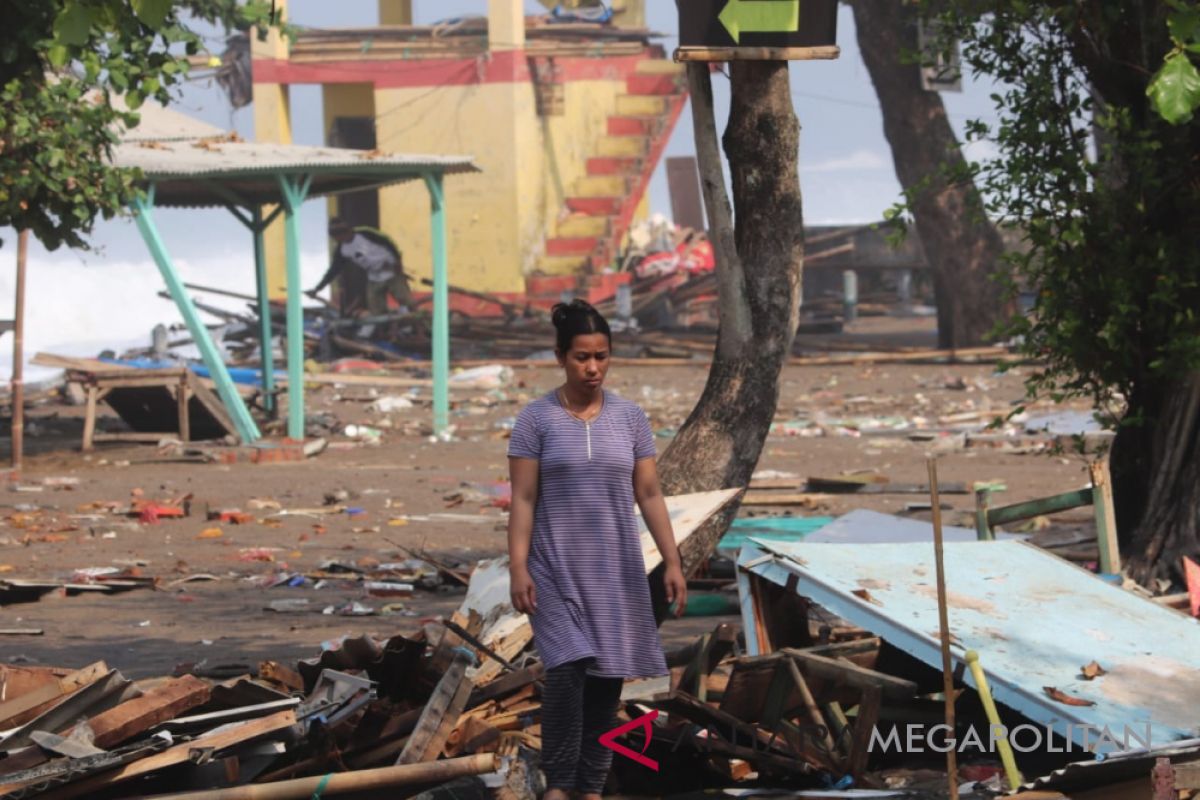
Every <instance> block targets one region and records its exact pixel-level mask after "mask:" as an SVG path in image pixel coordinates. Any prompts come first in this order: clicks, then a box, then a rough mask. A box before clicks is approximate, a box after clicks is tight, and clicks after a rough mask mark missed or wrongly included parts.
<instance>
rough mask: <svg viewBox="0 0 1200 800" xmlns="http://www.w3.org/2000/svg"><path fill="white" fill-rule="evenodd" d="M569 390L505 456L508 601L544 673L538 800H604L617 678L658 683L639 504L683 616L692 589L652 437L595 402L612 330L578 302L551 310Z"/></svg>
mask: <svg viewBox="0 0 1200 800" xmlns="http://www.w3.org/2000/svg"><path fill="white" fill-rule="evenodd" d="M552 318H553V321H554V327H555V330H556V331H557V337H556V345H557V346H556V348H555V353H556V354H557V356H558V363H559V364H560V365H561V366H562V368H563V372H564V373H565V378H566V380H565V382H564V383H563V384H562V385H561V386H559V387H558V388H557V389H555V390H554V391H552V392H549V393H547V394H546V395H544V396H542V397H540V398H538V399H537V400H534V401H533V402H532V403H530V404H529V405H528V406H526V407H525V409H524V410H522V411H521V413H520V415H519V416H518V417H517V422H516V425H515V426H514V427H513V432H512V439H511V440H510V443H509V447H508V456H509V472H510V475H511V478H512V510H511V513H510V516H509V522H508V552H509V559H510V567H509V569H510V573H511V578H512V603H513V606H514V607H515V608H516V609H517V610H518V611H522V612H524V613H526V614H529V617H530V620H531V622H532V625H533V635H534V644H535V645H536V647H537V650H538V653H539V655H540V656H541V658H542V663H543V664H544V666H545V668H546V678H545V688H544V689H543V691H542V770H543V772H545V774H546V783H547V787H548V789H547V792H546V795H545V797H546V798H547V800H564V798H566V797H567V796H568V793H570V792H575V793H577V794H578V796H580V797H582V798H584V800H591V799H592V798H598V797H600V792H601V790H602V789H603V787H604V781H605V778H606V777H607V775H608V769H609V766H610V765H611V763H612V751H611V750H609V749H608V748H606V747H604V746H603V745H602V744H600V742H599V737H600V735H601V734H602V733H605V732H606V731H608V730H609V729H611V728H612V727H613V726H614V725H615V719H616V711H617V705H618V703H619V702H620V694H621V686H622V683H623V681H624V679H625V678H641V677H651V676H655V675H665V674H666V673H667V665H666V662H665V660H664V659H663V652H662V643H661V642H660V641H659V638H658V627H657V625H656V624H655V620H654V612H653V609H652V607H651V601H650V589H649V584H648V582H647V580H646V572H645V562H644V560H643V558H642V549H641V545H640V540H639V536H638V524H637V517H636V515H635V513H634V502H636V503H637V505H638V507H639V508H640V509H641V511H642V516H643V518H644V519H645V520H646V524H647V527H648V528H649V529H650V533H651V535H652V536H653V537H654V541H655V543H656V544H657V545H658V549H659V552H661V553H662V555H663V559H664V562H665V565H666V572H665V576H664V581H665V586H666V596H667V600H668V601H669V602H672V603H675V605H676V608H675V613H676V615H679V614H682V613H683V606H684V602H685V600H686V594H687V584H686V582H685V581H684V578H683V571H682V569H681V566H680V558H679V549H678V548H677V547H676V545H675V537H674V534H673V533H672V531H671V519H670V516H669V515H668V514H667V506H666V502H665V501H664V499H663V495H662V490H661V489H660V487H659V482H658V471H657V468H656V467H655V460H654V457H655V450H654V435H653V433H651V431H650V425H649V422H648V421H647V419H646V414H645V412H643V411H642V409H641V408H639V407H638V406H637V405H636V404H635V403H631V402H630V401H628V400H623V399H621V398H620V397H617V396H616V395H614V394H612V393H610V392H607V391H605V390H604V388H603V385H604V378H605V375H606V374H607V373H608V366H609V357H610V355H611V353H612V334H611V332H610V331H609V327H608V322H607V321H605V319H604V317H603V316H601V315H600V313H599V312H598V311H596V309H594V308H592V307H591V306H590V305H588V304H587V303H585V302H583V301H581V300H575V301H573V302H572V303H570V304H569V305H568V304H563V303H559V304H558V305H556V306H555V307H554V309H553V312H552Z"/></svg>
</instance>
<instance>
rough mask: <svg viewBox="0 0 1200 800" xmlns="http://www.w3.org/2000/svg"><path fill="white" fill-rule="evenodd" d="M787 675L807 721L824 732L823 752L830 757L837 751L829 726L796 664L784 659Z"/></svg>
mask: <svg viewBox="0 0 1200 800" xmlns="http://www.w3.org/2000/svg"><path fill="white" fill-rule="evenodd" d="M785 662H786V663H787V668H788V674H789V675H791V677H792V681H793V682H795V684H796V689H797V690H798V691H799V692H800V701H801V702H802V703H803V704H804V710H805V711H806V712H808V720H809V722H811V723H812V724H813V725H817V726H820V727H821V728H823V729H824V730H825V735H824V737H822V738H823V744H824V745H825V752H826V753H828V754H829V755H830V756H834V755H836V753H837V749H836V748H835V746H834V744H833V737H832V736H830V735H829V726H828V725H827V724H826V722H825V717H824V715H822V714H821V709H819V708H817V701H816V699H815V698H814V697H813V695H812V692H811V691H809V688H808V682H807V681H805V680H804V676H803V675H801V674H800V669H799V668H798V667H797V666H796V662H795V661H793V660H792V659H790V658H789V659H786V660H785Z"/></svg>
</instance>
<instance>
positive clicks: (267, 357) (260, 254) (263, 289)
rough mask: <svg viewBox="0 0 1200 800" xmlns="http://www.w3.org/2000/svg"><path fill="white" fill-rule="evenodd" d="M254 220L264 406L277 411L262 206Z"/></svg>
mask: <svg viewBox="0 0 1200 800" xmlns="http://www.w3.org/2000/svg"><path fill="white" fill-rule="evenodd" d="M251 214H252V216H253V221H254V227H253V229H252V232H253V234H254V274H255V276H257V281H258V324H259V328H258V341H259V346H260V354H261V355H260V358H259V361H260V362H261V364H262V391H263V407H264V408H266V409H267V411H271V412H274V411H275V354H274V352H273V351H272V349H271V298H270V295H269V291H268V288H267V255H266V253H267V245H266V239H265V237H264V235H263V233H264V231H265V229H266V226H265V225H264V224H263V215H262V206H254V208H253V210H252V211H251Z"/></svg>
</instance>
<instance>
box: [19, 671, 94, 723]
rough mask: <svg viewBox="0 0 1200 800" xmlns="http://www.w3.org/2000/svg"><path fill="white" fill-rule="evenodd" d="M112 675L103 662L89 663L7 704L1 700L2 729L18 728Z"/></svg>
mask: <svg viewBox="0 0 1200 800" xmlns="http://www.w3.org/2000/svg"><path fill="white" fill-rule="evenodd" d="M107 674H108V665H107V664H105V663H104V662H103V661H97V662H96V663H95V664H89V665H88V666H86V667H84V668H83V669H81V670H76V671H75V672H72V673H71V674H70V675H67V676H66V677H65V678H60V679H58V680H56V681H54V682H53V683H47V684H45V685H43V686H39V687H38V688H37V689H34V690H33V691H31V692H26V693H24V694H22V695H20V696H18V697H14V698H13V699H11V700H8V701H6V702H4V703H0V730H6V729H8V728H15V727H17V726H19V725H23V724H25V723H26V722H28V721H29V720H31V719H33V718H34V717H36V716H38V715H39V714H41V713H42V712H43V711H45V710H47V709H48V708H49V707H50V705H52V704H53V703H55V702H57V701H58V700H59V699H61V698H63V697H65V696H66V695H69V694H71V693H72V692H74V691H76V690H78V689H82V688H83V687H84V686H88V685H89V684H92V683H95V682H96V681H98V680H100V678H103V677H104V676H105V675H107Z"/></svg>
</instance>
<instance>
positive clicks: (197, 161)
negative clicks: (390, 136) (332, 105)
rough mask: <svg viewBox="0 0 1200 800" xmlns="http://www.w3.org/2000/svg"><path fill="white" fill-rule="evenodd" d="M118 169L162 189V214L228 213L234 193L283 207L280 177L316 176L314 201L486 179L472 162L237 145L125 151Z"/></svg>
mask: <svg viewBox="0 0 1200 800" xmlns="http://www.w3.org/2000/svg"><path fill="white" fill-rule="evenodd" d="M113 163H114V165H116V166H118V167H127V168H137V169H140V170H141V171H142V172H143V173H144V174H145V176H146V178H147V180H149V181H153V182H154V184H155V185H156V194H155V204H156V205H159V206H221V205H226V204H227V203H228V202H229V195H230V193H233V194H234V195H236V196H237V197H238V198H239V199H241V200H243V201H245V203H253V204H262V203H277V202H279V197H280V189H279V183H278V181H277V178H276V176H277V175H281V174H284V175H311V176H312V186H311V188H310V190H309V193H308V196H309V197H319V196H321V195H326V194H337V193H339V192H346V191H359V190H362V189H371V188H377V187H380V186H387V185H390V184H394V183H400V182H402V181H406V180H413V179H415V178H420V177H421V175H422V173H425V172H441V173H443V174H448V175H450V174H458V173H465V172H478V171H479V168H478V167H476V166H475V163H474V162H473V161H472V159H471V158H470V157H468V156H425V155H399V154H391V153H388V154H378V153H375V152H373V151H364V150H345V149H338V148H332V147H306V146H301V145H282V144H269V143H254V142H242V141H235V140H233V139H231V138H228V137H222V138H213V139H197V140H186V141H170V142H163V141H144V142H128V143H123V144H120V145H118V146H117V147H116V148H115V149H114V152H113Z"/></svg>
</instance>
